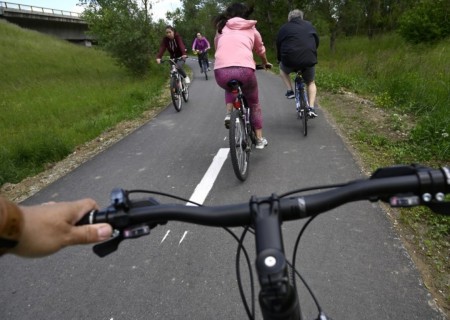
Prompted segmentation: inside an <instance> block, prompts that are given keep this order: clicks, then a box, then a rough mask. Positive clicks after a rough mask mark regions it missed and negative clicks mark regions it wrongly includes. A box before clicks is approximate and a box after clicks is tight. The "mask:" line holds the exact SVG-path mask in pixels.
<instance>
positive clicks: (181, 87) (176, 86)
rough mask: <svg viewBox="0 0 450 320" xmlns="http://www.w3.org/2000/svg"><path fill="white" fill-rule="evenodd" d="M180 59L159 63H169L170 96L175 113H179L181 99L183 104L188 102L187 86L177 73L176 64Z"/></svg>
mask: <svg viewBox="0 0 450 320" xmlns="http://www.w3.org/2000/svg"><path fill="white" fill-rule="evenodd" d="M178 60H181V58H174V59H168V60H161V63H164V62H169V63H170V65H171V68H170V96H171V98H172V103H173V106H174V107H175V110H177V112H180V111H181V108H182V106H183V102H182V101H181V98H182V97H183V100H184V102H188V100H189V85H188V84H187V83H186V81H185V79H184V78H183V77H182V76H181V74H180V72H179V71H178V67H177V62H178Z"/></svg>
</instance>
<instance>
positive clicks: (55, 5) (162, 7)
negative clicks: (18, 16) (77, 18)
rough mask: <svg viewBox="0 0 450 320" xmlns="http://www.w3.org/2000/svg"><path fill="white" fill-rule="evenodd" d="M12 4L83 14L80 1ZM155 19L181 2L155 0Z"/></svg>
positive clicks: (22, 0)
mask: <svg viewBox="0 0 450 320" xmlns="http://www.w3.org/2000/svg"><path fill="white" fill-rule="evenodd" d="M6 2H11V3H18V4H24V5H29V6H36V7H42V8H49V9H58V10H64V11H72V12H81V11H83V7H80V6H77V3H78V0H11V1H6ZM152 3H153V19H154V20H155V21H156V20H158V19H160V18H161V19H165V16H166V12H167V11H173V10H175V9H176V8H178V7H181V1H180V0H153V1H152Z"/></svg>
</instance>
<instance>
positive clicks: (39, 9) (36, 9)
mask: <svg viewBox="0 0 450 320" xmlns="http://www.w3.org/2000/svg"><path fill="white" fill-rule="evenodd" d="M2 8H3V9H12V10H18V11H24V12H34V13H43V14H49V15H59V16H69V17H76V18H80V17H81V14H80V13H78V12H73V11H66V10H59V9H51V8H44V7H38V6H31V5H26V4H19V3H12V2H5V1H0V9H2Z"/></svg>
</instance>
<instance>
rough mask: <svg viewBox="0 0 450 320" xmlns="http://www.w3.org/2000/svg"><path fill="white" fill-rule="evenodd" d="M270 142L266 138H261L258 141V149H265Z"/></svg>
mask: <svg viewBox="0 0 450 320" xmlns="http://www.w3.org/2000/svg"><path fill="white" fill-rule="evenodd" d="M267 144H268V142H267V139H266V138H264V137H263V138H261V139H258V140H257V141H256V149H264V147H265V146H267Z"/></svg>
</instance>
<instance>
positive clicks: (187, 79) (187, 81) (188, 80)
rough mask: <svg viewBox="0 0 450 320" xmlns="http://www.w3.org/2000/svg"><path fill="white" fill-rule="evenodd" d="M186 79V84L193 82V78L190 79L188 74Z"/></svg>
mask: <svg viewBox="0 0 450 320" xmlns="http://www.w3.org/2000/svg"><path fill="white" fill-rule="evenodd" d="M184 80H185V81H186V84H190V83H191V79H189V77H188V76H186V78H184Z"/></svg>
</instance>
